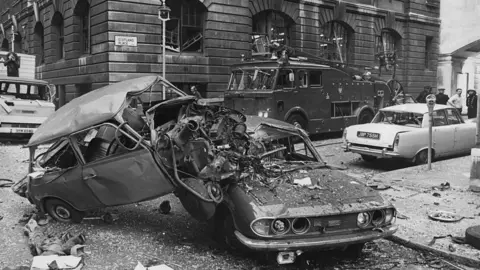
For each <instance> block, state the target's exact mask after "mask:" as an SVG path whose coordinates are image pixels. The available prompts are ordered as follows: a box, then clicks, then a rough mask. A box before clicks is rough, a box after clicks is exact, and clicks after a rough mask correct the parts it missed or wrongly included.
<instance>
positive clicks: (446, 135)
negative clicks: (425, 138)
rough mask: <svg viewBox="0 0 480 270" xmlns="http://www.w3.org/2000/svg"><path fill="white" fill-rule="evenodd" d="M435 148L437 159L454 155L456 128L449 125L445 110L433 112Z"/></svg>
mask: <svg viewBox="0 0 480 270" xmlns="http://www.w3.org/2000/svg"><path fill="white" fill-rule="evenodd" d="M432 129H433V148H434V149H435V157H439V156H445V155H449V154H452V152H453V147H454V144H455V128H454V127H453V126H452V125H449V124H448V120H447V117H446V114H445V110H436V111H433V128H432Z"/></svg>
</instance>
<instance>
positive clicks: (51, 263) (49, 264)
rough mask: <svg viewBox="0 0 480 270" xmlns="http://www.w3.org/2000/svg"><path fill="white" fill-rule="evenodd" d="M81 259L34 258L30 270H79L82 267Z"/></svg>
mask: <svg viewBox="0 0 480 270" xmlns="http://www.w3.org/2000/svg"><path fill="white" fill-rule="evenodd" d="M83 265H84V263H83V258H82V257H75V256H58V255H48V256H35V257H33V261H32V267H31V270H62V269H68V270H80V269H81V268H82V267H83Z"/></svg>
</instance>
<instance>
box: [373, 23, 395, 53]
mask: <svg viewBox="0 0 480 270" xmlns="http://www.w3.org/2000/svg"><path fill="white" fill-rule="evenodd" d="M375 47H376V54H377V55H379V54H384V55H386V54H388V53H396V56H397V57H400V56H401V54H400V53H401V52H400V50H401V38H400V35H399V34H397V33H396V32H395V31H392V30H389V29H383V30H382V32H381V33H380V35H379V36H377V37H376V41H375Z"/></svg>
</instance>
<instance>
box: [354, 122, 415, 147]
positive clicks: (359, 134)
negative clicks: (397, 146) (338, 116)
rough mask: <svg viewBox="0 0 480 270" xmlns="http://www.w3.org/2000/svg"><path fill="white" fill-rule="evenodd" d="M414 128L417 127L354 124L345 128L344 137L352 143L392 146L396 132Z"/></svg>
mask: <svg viewBox="0 0 480 270" xmlns="http://www.w3.org/2000/svg"><path fill="white" fill-rule="evenodd" d="M416 129H418V128H416V127H409V126H401V125H393V124H377V123H371V124H363V125H355V126H351V127H349V128H348V129H347V138H346V139H347V141H348V142H350V143H353V144H361V145H371V146H375V147H386V148H392V147H393V141H394V140H395V136H396V135H397V133H399V132H407V131H412V130H416Z"/></svg>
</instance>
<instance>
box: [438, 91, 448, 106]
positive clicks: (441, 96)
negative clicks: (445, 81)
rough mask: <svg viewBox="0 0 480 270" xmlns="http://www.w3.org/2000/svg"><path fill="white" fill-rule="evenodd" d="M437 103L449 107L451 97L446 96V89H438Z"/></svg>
mask: <svg viewBox="0 0 480 270" xmlns="http://www.w3.org/2000/svg"><path fill="white" fill-rule="evenodd" d="M435 98H436V103H437V104H443V105H447V102H448V99H449V97H448V96H447V95H445V88H440V89H438V94H436V95H435Z"/></svg>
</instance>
